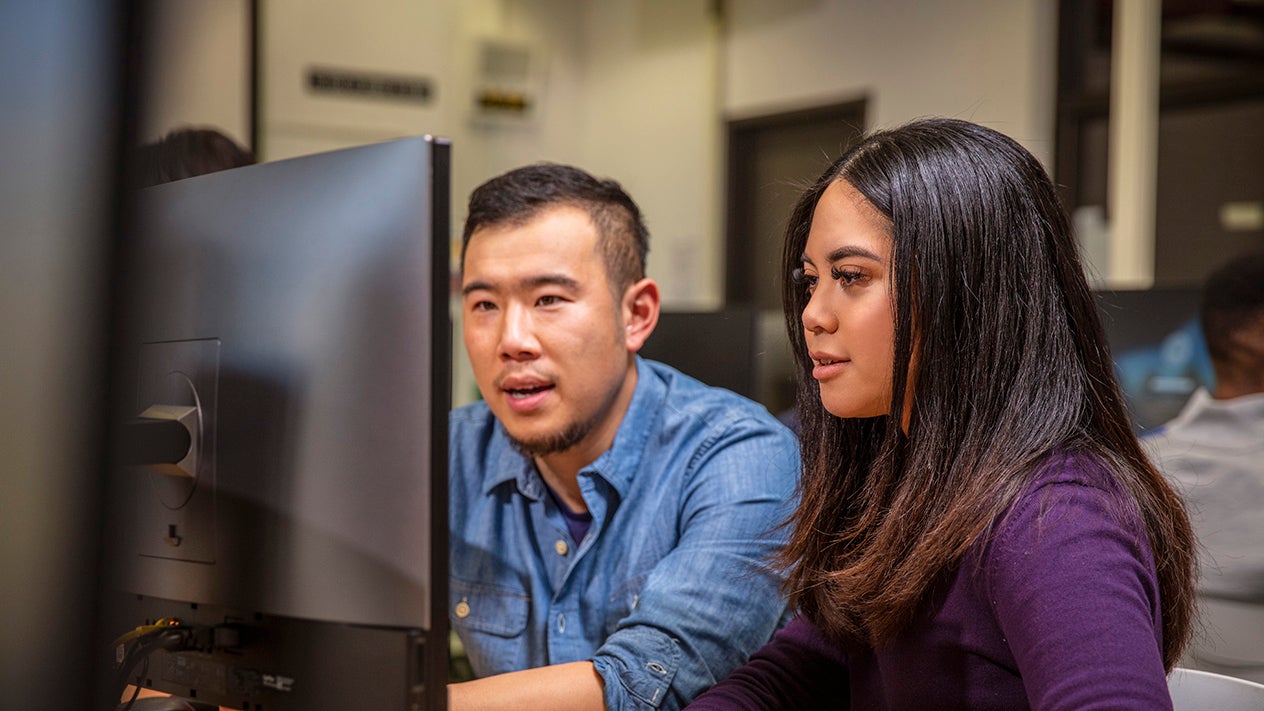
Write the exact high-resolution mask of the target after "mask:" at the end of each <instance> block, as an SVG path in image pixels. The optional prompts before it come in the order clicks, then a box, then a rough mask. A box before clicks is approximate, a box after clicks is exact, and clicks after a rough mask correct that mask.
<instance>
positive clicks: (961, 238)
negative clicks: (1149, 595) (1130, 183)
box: [783, 119, 1194, 668]
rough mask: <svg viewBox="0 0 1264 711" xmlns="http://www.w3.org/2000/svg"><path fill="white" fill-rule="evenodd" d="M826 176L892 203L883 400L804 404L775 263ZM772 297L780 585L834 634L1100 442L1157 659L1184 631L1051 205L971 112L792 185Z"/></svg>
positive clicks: (896, 614)
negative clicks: (789, 426)
mask: <svg viewBox="0 0 1264 711" xmlns="http://www.w3.org/2000/svg"><path fill="white" fill-rule="evenodd" d="M836 180H844V181H846V182H847V183H849V184H850V185H852V186H853V187H854V188H856V189H857V190H858V191H859V192H860V193H861V194H862V195H864V196H865V198H867V199H868V201H869V202H870V203H871V204H872V205H873V206H874V207H876V208H877V209H878V210H879V211H880V212H882V213H883V214H884V215H886V216H887V217H888V218H889V219H890V221H891V236H892V251H891V270H892V271H891V289H892V303H893V305H894V311H895V313H894V318H895V349H894V350H895V358H894V365H893V372H892V375H891V377H892V382H893V387H892V402H891V409H890V412H892V413H902V412H904V407H905V403H904V400H905V392H906V387H907V385H908V379H909V377H910V369H909V363H910V362H916V363H917V367H916V370H915V372H914V373H913V378H914V380H913V383H912V388H911V389H909V390H907V392H909V393H911V397H912V411H911V419H910V421H909V425H908V431H907V433H906V432H905V431H904V430H903V428H902V427H901V422H900V417H898V416H887V417H880V418H871V419H839V418H837V417H834V416H833V415H831V414H830V413H828V412H826V411H825V410H824V408H823V407H822V405H821V400H820V395H819V393H818V389H817V385H816V383H815V381H814V380H813V378H812V376H811V371H812V361H811V359H810V358H809V357H808V352H807V347H806V345H805V342H804V338H803V324H802V321H801V318H802V314H803V309H804V307H805V306H806V304H807V300H808V294H807V293H806V291H804V290H803V289H802V288H801V287H800V286H798V285H797V284H795V283H794V282H793V280H792V279H790V278H788V277H789V275H790V274H791V273H792V272H793V270H795V269H797V268H799V267H800V266H801V263H802V259H803V256H802V255H803V252H804V247H805V245H806V242H807V236H808V231H809V229H810V227H811V223H812V215H813V212H814V210H815V207H816V204H817V202H818V201H819V200H820V197H821V194H822V193H823V192H824V191H825V189H826V188H827V187H828V186H829V185H830V184H831V183H833V182H834V181H836ZM783 269H784V271H783V274H785V275H786V276H787V278H786V279H785V280H784V281H785V287H784V293H783V304H784V308H785V318H786V326H787V329H788V331H789V334H790V341H791V343H792V345H793V348H794V355H795V360H796V370H797V382H798V384H797V401H798V413H799V418H800V422H801V433H800V436H801V444H802V451H803V466H804V475H803V480H802V483H801V487H800V489H801V503H800V505H799V507H798V510H797V511H796V513H795V515H794V520H793V533H792V536H791V541H790V544H789V546H788V547H787V549H786V551H785V553H784V557H783V562H784V563H785V564H786V566H787V568H788V569H789V571H790V573H789V579H788V581H787V589H788V591H789V593H790V596H791V600H792V603H794V604H796V605H797V606H798V607H799V608H800V609H801V610H802V611H803V613H804V614H806V615H807V616H808V617H809V619H812V620H813V621H814V622H815V623H817V624H818V625H820V626H821V627H822V628H823V629H824V630H825V631H826V632H827V633H828V634H830V635H831V636H833V637H835V638H836V639H858V640H862V641H864V642H867V643H869V644H880V643H882V642H883V641H887V640H890V639H892V638H893V637H894V636H895V635H897V634H898V633H899V632H900V631H901V630H902V629H903V628H904V626H905V625H907V624H908V622H909V620H910V619H911V618H912V617H913V615H914V614H915V613H916V612H917V610H918V607H919V605H920V604H921V603H922V601H923V600H924V599H925V597H926V595H927V593H928V591H929V589H930V586H931V585H932V583H934V582H935V581H936V580H937V579H938V578H940V577H941V576H943V575H944V574H946V573H948V572H949V571H951V570H953V569H954V568H955V566H956V565H958V564H959V562H960V561H961V559H962V556H963V554H964V553H965V551H966V549H967V548H968V547H969V546H970V545H972V544H973V543H975V542H976V541H977V540H979V539H980V537H985V536H986V535H987V534H988V531H989V529H990V527H991V526H993V525H994V524H995V523H996V522H997V521H998V520H999V518H1000V517H1001V516H1002V515H1003V514H1004V513H1005V511H1006V510H1007V509H1008V508H1009V506H1010V505H1011V504H1012V502H1013V501H1014V499H1015V498H1016V497H1017V496H1018V495H1019V494H1020V493H1021V492H1022V491H1023V490H1024V488H1025V487H1026V486H1027V485H1028V484H1029V483H1030V481H1031V479H1032V477H1033V476H1034V474H1035V469H1036V467H1037V466H1038V465H1039V463H1040V462H1041V461H1042V460H1045V459H1046V458H1048V457H1049V456H1050V455H1051V454H1052V453H1055V452H1062V451H1065V452H1069V453H1082V454H1086V455H1088V456H1092V457H1094V458H1096V459H1098V460H1099V461H1100V462H1101V463H1102V464H1103V466H1105V467H1106V469H1107V470H1108V471H1110V472H1111V473H1112V474H1113V476H1114V477H1115V479H1116V480H1117V482H1118V484H1119V486H1120V488H1121V490H1123V491H1125V492H1127V494H1128V495H1129V497H1130V498H1131V500H1132V502H1133V503H1134V504H1135V508H1134V510H1133V511H1132V512H1131V513H1132V514H1134V515H1139V516H1140V517H1141V520H1143V521H1144V522H1145V525H1146V527H1147V531H1148V538H1149V545H1150V547H1151V549H1152V551H1153V554H1154V558H1155V562H1156V564H1157V567H1158V577H1159V583H1160V595H1161V605H1162V612H1163V621H1164V630H1163V640H1164V650H1163V652H1164V660H1165V663H1166V664H1167V666H1168V667H1169V668H1170V667H1171V666H1173V665H1174V664H1175V662H1176V660H1177V659H1178V658H1179V656H1180V653H1181V650H1182V649H1183V647H1184V645H1185V643H1186V640H1187V638H1188V636H1189V630H1190V625H1191V617H1192V609H1193V566H1194V559H1193V549H1194V544H1193V534H1192V532H1191V530H1190V526H1189V521H1188V519H1187V517H1186V514H1185V510H1184V507H1183V504H1182V503H1181V500H1180V498H1179V497H1178V496H1177V495H1176V494H1175V493H1174V492H1173V491H1172V490H1171V489H1170V488H1169V487H1168V486H1167V484H1166V483H1165V482H1164V480H1163V478H1162V476H1161V475H1160V474H1159V473H1158V472H1157V471H1156V470H1155V469H1154V468H1153V466H1152V465H1151V464H1150V462H1149V460H1148V459H1147V457H1146V456H1145V454H1144V453H1143V451H1142V450H1141V447H1140V444H1139V443H1138V441H1137V439H1136V436H1135V435H1134V433H1133V431H1132V428H1131V426H1130V422H1129V418H1128V415H1127V412H1126V409H1125V405H1124V402H1123V398H1122V395H1121V393H1120V390H1119V387H1118V384H1117V382H1116V380H1115V375H1114V370H1113V366H1112V362H1111V359H1110V354H1109V350H1108V348H1107V346H1106V340H1105V336H1104V333H1103V331H1102V327H1101V323H1100V319H1099V316H1098V311H1097V307H1096V304H1095V302H1094V299H1093V296H1092V294H1091V292H1090V290H1089V287H1088V284H1087V282H1086V280H1085V278H1084V275H1083V269H1082V266H1081V262H1080V257H1079V254H1078V249H1077V247H1076V244H1075V240H1074V238H1073V235H1072V232H1071V228H1070V224H1069V222H1068V220H1067V217H1066V213H1065V211H1064V210H1063V209H1062V206H1061V205H1060V203H1059V201H1058V199H1057V195H1056V193H1055V191H1054V188H1053V185H1052V183H1051V182H1050V180H1049V177H1048V175H1047V174H1046V172H1045V170H1044V168H1043V167H1042V166H1041V165H1040V163H1039V162H1038V161H1037V160H1036V159H1035V158H1034V157H1033V156H1032V155H1031V154H1030V153H1028V152H1027V151H1026V150H1025V149H1024V148H1022V147H1021V146H1020V145H1019V144H1018V143H1017V142H1015V141H1013V140H1012V139H1010V138H1008V137H1006V136H1004V135H1002V134H1000V133H998V132H996V131H993V130H991V129H988V128H984V127H982V126H979V125H976V124H972V123H969V122H965V121H959V120H953V119H928V120H923V121H917V122H914V123H911V124H907V125H905V126H902V127H900V128H896V129H892V130H887V131H880V132H877V133H874V134H871V135H869V136H868V137H866V138H865V139H863V140H862V141H861V142H860V143H858V144H857V145H856V146H854V147H853V148H851V149H850V150H849V151H848V152H847V153H846V154H845V155H844V156H843V157H842V158H840V159H839V160H838V161H836V162H835V163H834V164H833V165H831V166H830V167H829V169H827V170H826V171H825V173H824V174H823V175H822V176H821V177H820V179H819V180H818V181H817V182H816V184H815V185H813V186H812V187H811V188H809V189H808V190H807V191H806V192H805V193H804V194H803V196H802V197H801V198H800V200H799V201H798V204H797V205H796V206H795V208H794V211H793V212H792V214H791V217H790V220H789V224H788V225H787V228H786V236H785V251H784V263H783Z"/></svg>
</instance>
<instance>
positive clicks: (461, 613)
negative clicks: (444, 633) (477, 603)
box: [454, 600, 470, 619]
mask: <svg viewBox="0 0 1264 711" xmlns="http://www.w3.org/2000/svg"><path fill="white" fill-rule="evenodd" d="M454 612H456V616H457V617H459V618H461V619H465V618H467V617H469V616H470V604H469V603H468V602H466V601H464V600H462V601H460V602H458V603H457V604H456V610H454Z"/></svg>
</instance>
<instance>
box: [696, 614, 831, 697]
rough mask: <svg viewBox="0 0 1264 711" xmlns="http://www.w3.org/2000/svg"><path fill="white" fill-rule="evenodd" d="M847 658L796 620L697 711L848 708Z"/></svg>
mask: <svg viewBox="0 0 1264 711" xmlns="http://www.w3.org/2000/svg"><path fill="white" fill-rule="evenodd" d="M848 699H849V696H848V679H847V665H846V656H845V655H844V654H843V652H842V650H840V649H839V648H838V647H837V646H836V645H835V644H833V643H832V642H830V641H829V640H828V639H827V638H826V637H825V635H824V634H823V633H822V632H821V631H820V630H819V629H817V628H816V627H815V626H814V625H812V623H810V622H808V621H807V620H805V619H803V618H801V617H796V618H794V619H793V620H791V621H790V623H789V624H788V625H786V626H785V627H784V628H783V629H781V630H780V631H778V632H777V634H776V635H774V636H773V638H772V640H771V641H769V642H768V644H766V645H764V646H763V647H762V648H760V650H759V651H757V652H755V654H754V655H752V656H751V658H750V661H748V662H747V663H746V664H745V665H744V666H742V667H739V668H738V669H737V670H735V671H734V672H733V673H732V674H729V676H728V677H727V678H725V679H724V680H723V681H721V682H720V683H719V684H716V685H715V686H714V687H713V688H712V689H711V690H710V691H708V692H706V693H705V694H703V695H702V696H700V697H698V698H697V699H696V700H695V701H694V702H693V703H692V704H690V705H689V707H688V708H689V709H693V710H694V711H730V710H731V711H763V710H767V711H778V710H781V709H803V710H804V711H811V710H815V709H822V708H847V704H848Z"/></svg>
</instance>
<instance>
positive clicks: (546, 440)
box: [509, 414, 600, 457]
mask: <svg viewBox="0 0 1264 711" xmlns="http://www.w3.org/2000/svg"><path fill="white" fill-rule="evenodd" d="M599 419H600V414H598V416H595V417H592V418H590V419H588V420H585V421H583V422H572V423H570V424H569V425H567V426H566V428H565V429H563V430H562V431H561V432H554V433H552V434H546V435H540V436H539V437H534V438H532V439H518V438H517V437H514V436H513V435H509V441H510V442H511V443H512V444H513V446H514V449H516V450H518V451H519V452H521V453H522V454H523V455H524V456H527V457H543V456H545V455H548V454H557V453H558V452H565V451H566V450H568V449H570V448H571V447H574V446H575V445H577V444H579V443H580V442H582V441H584V438H585V437H587V436H588V433H589V432H592V430H593V427H595V426H596V425H597V420H599Z"/></svg>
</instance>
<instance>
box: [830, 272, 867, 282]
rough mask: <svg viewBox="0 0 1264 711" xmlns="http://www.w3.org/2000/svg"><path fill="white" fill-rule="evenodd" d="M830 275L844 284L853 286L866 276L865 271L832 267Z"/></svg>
mask: <svg viewBox="0 0 1264 711" xmlns="http://www.w3.org/2000/svg"><path fill="white" fill-rule="evenodd" d="M830 276H832V277H834V280H835V281H837V282H839V283H840V284H842V285H843V286H851V285H852V284H855V283H856V282H858V281H860V280H861V279H863V278H864V276H865V275H864V272H858V271H855V270H851V269H831V270H830Z"/></svg>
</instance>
